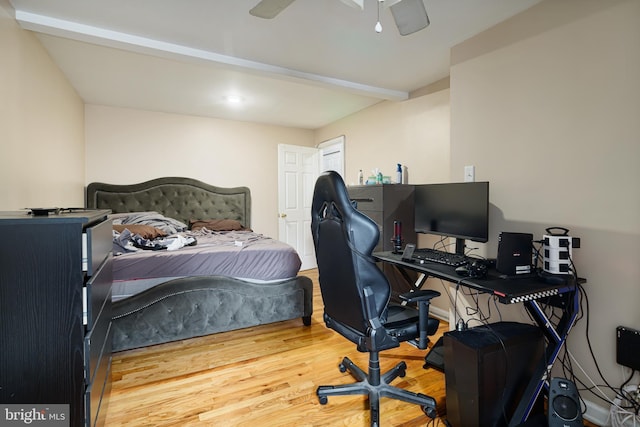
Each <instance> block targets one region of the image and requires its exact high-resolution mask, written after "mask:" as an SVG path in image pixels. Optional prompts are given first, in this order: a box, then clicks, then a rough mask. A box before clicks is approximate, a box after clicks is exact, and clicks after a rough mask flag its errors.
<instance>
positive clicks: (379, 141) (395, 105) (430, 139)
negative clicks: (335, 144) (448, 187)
mask: <svg viewBox="0 0 640 427" xmlns="http://www.w3.org/2000/svg"><path fill="white" fill-rule="evenodd" d="M339 135H344V136H345V181H346V183H347V184H355V183H357V179H358V170H359V169H362V170H363V172H364V174H365V179H366V177H367V176H368V175H370V174H371V170H372V169H375V168H379V169H380V170H381V171H382V172H383V174H384V175H389V176H391V178H392V179H393V180H395V171H396V164H397V163H401V164H402V165H404V166H406V167H407V169H408V176H407V177H408V180H409V183H410V184H415V183H425V182H444V181H448V180H449V90H448V88H445V89H440V90H438V91H436V92H433V93H427V94H426V95H423V96H419V97H416V98H413V99H409V100H407V101H403V102H390V101H384V102H380V103H378V104H376V105H374V106H372V107H369V108H367V109H365V110H363V111H361V112H359V113H357V114H354V115H351V116H349V117H347V118H345V119H342V120H339V121H337V122H335V123H332V124H330V125H328V126H325V127H323V128H322V129H318V130H317V131H316V136H315V138H316V142H321V141H325V140H327V139H330V138H333V137H336V136H339Z"/></svg>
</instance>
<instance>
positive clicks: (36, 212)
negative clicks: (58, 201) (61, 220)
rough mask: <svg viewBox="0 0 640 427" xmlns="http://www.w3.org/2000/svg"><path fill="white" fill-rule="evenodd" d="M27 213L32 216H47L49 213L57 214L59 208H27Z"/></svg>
mask: <svg viewBox="0 0 640 427" xmlns="http://www.w3.org/2000/svg"><path fill="white" fill-rule="evenodd" d="M29 213H30V214H31V215H33V216H47V215H49V214H54V215H58V214H59V213H60V208H29Z"/></svg>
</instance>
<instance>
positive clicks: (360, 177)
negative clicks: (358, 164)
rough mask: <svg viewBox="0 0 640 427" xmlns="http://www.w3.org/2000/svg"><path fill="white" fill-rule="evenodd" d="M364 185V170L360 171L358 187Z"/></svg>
mask: <svg viewBox="0 0 640 427" xmlns="http://www.w3.org/2000/svg"><path fill="white" fill-rule="evenodd" d="M363 184H364V175H363V174H362V169H360V170H359V171H358V185H363Z"/></svg>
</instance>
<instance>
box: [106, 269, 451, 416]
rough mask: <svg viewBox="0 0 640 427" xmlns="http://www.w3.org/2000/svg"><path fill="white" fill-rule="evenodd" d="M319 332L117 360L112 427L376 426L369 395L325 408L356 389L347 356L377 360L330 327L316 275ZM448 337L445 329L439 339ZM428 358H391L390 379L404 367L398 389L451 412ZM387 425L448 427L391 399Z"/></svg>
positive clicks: (274, 327)
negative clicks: (325, 388) (324, 400)
mask: <svg viewBox="0 0 640 427" xmlns="http://www.w3.org/2000/svg"><path fill="white" fill-rule="evenodd" d="M302 274H305V275H308V276H309V277H310V278H311V279H312V280H313V281H314V313H313V317H312V323H311V326H309V327H305V326H302V321H301V320H300V319H295V320H291V321H286V322H279V323H275V324H271V325H263V326H259V327H254V328H247V329H242V330H238V331H231V332H225V333H219V334H214V335H209V336H206V337H201V338H194V339H190V340H185V341H180V342H175V343H168V344H162V345H157V346H153V347H148V348H144V349H137V350H129V351H125V352H120V353H116V354H114V357H113V366H112V375H113V376H112V378H113V384H112V390H111V398H110V402H109V406H108V410H107V419H106V425H107V426H108V427H119V426H127V427H137V426H157V427H172V426H181V427H183V426H216V427H219V426H223V427H224V426H234V427H235V426H252V427H255V426H270V427H277V426H283V427H284V426H287V427H288V426H293V425H295V426H301V427H304V426H350V427H352V426H368V425H369V413H368V411H367V410H366V409H365V398H364V397H363V396H337V397H331V398H329V403H328V404H327V405H320V404H319V403H318V399H317V397H316V394H315V391H316V388H317V387H318V386H319V385H337V384H346V383H350V382H353V379H352V378H351V376H350V375H349V374H346V373H341V372H340V371H339V370H338V364H339V363H340V361H341V360H342V358H343V357H344V356H349V357H350V358H351V360H353V362H354V363H356V364H357V365H359V366H360V367H361V368H363V369H366V368H367V363H368V355H367V354H366V353H359V352H358V351H357V350H356V348H355V345H353V344H352V343H350V342H349V341H347V340H346V339H344V338H342V337H341V336H340V335H339V334H337V333H335V332H333V331H331V330H329V329H327V328H326V327H325V326H324V322H323V320H322V311H323V310H322V299H321V297H320V294H319V290H318V285H317V283H318V281H317V270H310V271H307V272H303V273H302ZM446 330H448V325H447V324H446V323H444V322H442V323H441V326H440V329H439V331H438V333H437V334H436V335H435V336H434V337H432V341H433V342H435V341H436V339H437V338H438V337H439V336H440V335H441V334H442V333H444V332H445V331H446ZM424 355H425V352H424V351H420V350H418V349H416V348H414V347H412V346H410V345H408V344H402V345H401V346H400V347H399V348H396V349H392V350H389V351H385V352H382V353H381V354H380V364H381V368H382V370H383V372H384V371H386V370H388V369H390V368H391V367H392V366H394V365H395V364H396V363H398V362H399V361H401V360H404V361H405V362H406V363H407V372H406V377H404V378H398V379H396V380H395V381H394V382H393V384H394V385H396V386H398V387H401V388H406V389H408V390H412V391H414V392H420V393H423V394H427V395H430V396H432V397H433V398H434V399H436V402H437V404H438V413H439V414H440V415H441V416H442V415H444V414H445V383H444V375H443V374H442V373H441V372H438V371H437V370H434V369H423V364H424ZM381 425H382V426H404V427H413V426H425V425H429V426H444V425H445V424H444V420H443V419H436V420H434V421H433V422H430V420H429V419H428V418H427V417H426V416H425V415H424V414H423V412H422V411H421V409H420V408H419V407H418V406H416V405H411V404H408V403H404V402H399V401H395V400H391V399H385V398H383V399H382V401H381Z"/></svg>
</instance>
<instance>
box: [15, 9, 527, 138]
mask: <svg viewBox="0 0 640 427" xmlns="http://www.w3.org/2000/svg"><path fill="white" fill-rule="evenodd" d="M10 1H11V4H12V5H13V7H14V8H15V10H16V19H17V20H18V22H19V23H20V25H22V27H23V28H26V29H29V30H33V31H36V32H37V33H38V37H39V38H40V40H41V41H42V44H43V45H44V47H45V48H46V49H47V50H48V51H49V53H50V55H51V56H52V57H53V60H54V61H55V62H56V63H57V64H58V66H59V67H60V68H61V69H62V71H63V72H64V73H65V75H66V76H67V78H68V79H69V81H70V82H71V84H72V85H73V87H74V88H75V89H76V90H77V92H78V94H79V95H80V97H81V98H82V99H83V100H84V101H85V102H86V103H89V104H100V105H108V106H117V107H127V108H135V109H144V110H151V111H163V112H169V113H177V114H189V115H197V116H206V117H218V118H224V119H232V120H243V121H251V122H258V123H268V124H276V125H283V126H293V127H300V128H307V129H316V128H319V127H322V126H324V125H326V124H328V123H331V122H333V121H335V120H338V119H340V118H342V117H345V116H347V115H349V114H352V113H354V112H356V111H359V110H361V109H363V108H366V107H368V106H370V105H373V104H375V103H377V102H380V101H381V100H385V99H388V100H397V101H399V100H403V99H407V98H408V96H409V93H410V92H412V91H414V90H416V89H419V88H421V87H424V86H427V85H429V84H431V83H433V82H436V81H438V80H440V79H442V78H444V77H447V76H448V75H449V50H450V48H451V47H452V46H454V45H456V44H458V43H460V42H462V41H464V40H466V39H468V38H469V37H471V36H473V35H475V34H477V33H479V32H481V31H483V30H485V29H487V28H490V27H492V26H493V25H495V24H497V23H499V22H501V21H504V20H505V19H507V18H509V17H511V16H513V15H515V14H517V13H519V12H521V11H523V10H525V9H528V8H529V7H531V6H533V5H534V4H536V3H538V2H539V1H540V0H425V1H424V3H425V6H426V9H427V12H428V14H429V18H430V20H431V25H430V26H429V27H427V28H426V29H424V30H421V31H419V32H417V33H414V34H412V35H409V36H400V35H399V34H398V31H397V29H396V26H395V23H394V21H393V17H392V16H391V13H390V11H389V10H383V11H382V14H381V18H380V19H381V22H382V26H383V31H382V33H380V34H378V33H376V32H375V31H374V25H375V23H376V21H377V3H378V2H377V0H364V3H365V8H364V11H362V10H359V9H354V8H351V7H348V6H347V5H345V4H344V3H343V2H341V1H339V0H296V1H295V2H294V3H293V4H292V5H291V6H289V7H288V8H286V9H285V10H284V11H283V12H282V13H281V14H280V15H278V16H277V17H276V18H274V19H271V20H267V19H261V18H257V17H254V16H251V15H250V14H249V10H250V9H251V8H252V7H253V6H255V5H256V4H257V3H258V0H109V1H98V0H55V1H42V0H10ZM228 95H239V96H241V97H242V98H243V100H244V102H243V103H242V104H241V105H237V106H235V107H231V106H229V105H227V104H226V103H225V102H224V97H225V96H228Z"/></svg>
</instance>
